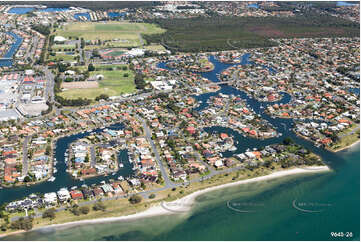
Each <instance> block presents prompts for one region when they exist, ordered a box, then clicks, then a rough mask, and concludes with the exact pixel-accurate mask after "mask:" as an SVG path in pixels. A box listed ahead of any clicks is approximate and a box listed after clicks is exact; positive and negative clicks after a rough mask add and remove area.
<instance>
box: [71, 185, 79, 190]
mask: <svg viewBox="0 0 361 242" xmlns="http://www.w3.org/2000/svg"><path fill="white" fill-rule="evenodd" d="M77 188H78V187H77V186H73V187H71V188H70V189H71V190H75V189H77Z"/></svg>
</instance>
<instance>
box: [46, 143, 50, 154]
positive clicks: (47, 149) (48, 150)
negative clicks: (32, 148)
mask: <svg viewBox="0 0 361 242" xmlns="http://www.w3.org/2000/svg"><path fill="white" fill-rule="evenodd" d="M50 153H51V146H50V145H47V146H46V150H45V155H50Z"/></svg>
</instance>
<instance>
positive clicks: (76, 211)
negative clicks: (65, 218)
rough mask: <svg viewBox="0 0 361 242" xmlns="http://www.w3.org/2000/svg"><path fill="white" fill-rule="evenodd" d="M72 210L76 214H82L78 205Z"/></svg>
mask: <svg viewBox="0 0 361 242" xmlns="http://www.w3.org/2000/svg"><path fill="white" fill-rule="evenodd" d="M70 212H72V213H73V214H74V215H76V216H79V215H80V211H79V208H78V206H74V207H72V208H71V209H70Z"/></svg>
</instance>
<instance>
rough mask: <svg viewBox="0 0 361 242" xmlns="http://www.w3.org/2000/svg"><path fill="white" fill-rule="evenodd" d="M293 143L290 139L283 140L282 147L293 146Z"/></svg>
mask: <svg viewBox="0 0 361 242" xmlns="http://www.w3.org/2000/svg"><path fill="white" fill-rule="evenodd" d="M293 143H294V141H293V140H292V139H291V138H290V137H287V138H285V139H284V140H283V144H284V145H290V144H293Z"/></svg>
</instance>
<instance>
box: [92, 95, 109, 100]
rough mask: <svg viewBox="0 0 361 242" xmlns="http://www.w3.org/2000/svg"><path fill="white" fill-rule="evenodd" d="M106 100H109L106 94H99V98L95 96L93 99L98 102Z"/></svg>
mask: <svg viewBox="0 0 361 242" xmlns="http://www.w3.org/2000/svg"><path fill="white" fill-rule="evenodd" d="M102 99H103V100H108V99H109V96H108V95H107V94H100V95H99V96H97V97H96V98H95V101H99V100H102Z"/></svg>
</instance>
